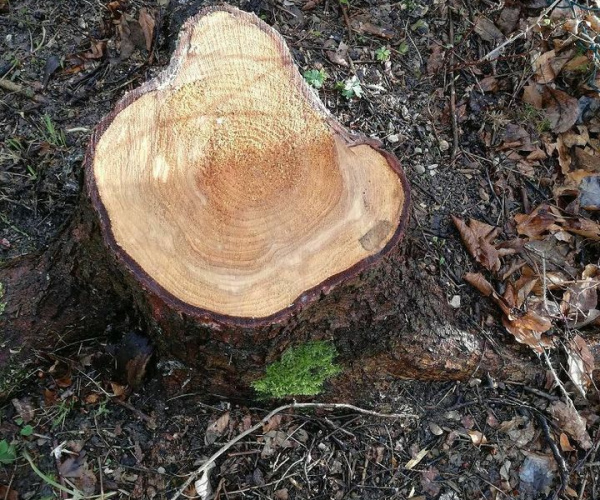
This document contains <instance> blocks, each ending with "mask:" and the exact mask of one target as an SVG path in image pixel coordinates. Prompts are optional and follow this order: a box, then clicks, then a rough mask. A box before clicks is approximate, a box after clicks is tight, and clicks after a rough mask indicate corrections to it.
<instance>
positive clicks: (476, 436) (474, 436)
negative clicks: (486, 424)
mask: <svg viewBox="0 0 600 500" xmlns="http://www.w3.org/2000/svg"><path fill="white" fill-rule="evenodd" d="M468 433H469V437H470V438H471V441H472V442H473V444H474V445H475V446H479V445H481V444H486V443H487V438H486V437H485V436H484V435H483V433H482V432H479V431H473V430H471V431H468Z"/></svg>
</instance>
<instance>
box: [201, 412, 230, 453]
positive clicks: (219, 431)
mask: <svg viewBox="0 0 600 500" xmlns="http://www.w3.org/2000/svg"><path fill="white" fill-rule="evenodd" d="M228 427H229V412H228V411H226V412H225V413H223V415H221V416H220V417H219V418H217V419H216V420H215V421H214V422H212V423H211V424H209V426H208V427H207V428H206V434H205V435H204V442H205V443H206V444H207V445H210V444H213V443H214V442H215V441H216V440H217V438H219V437H221V436H222V435H223V433H224V432H225V430H226V429H227V428H228Z"/></svg>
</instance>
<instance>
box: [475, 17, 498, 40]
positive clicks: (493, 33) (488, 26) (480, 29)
mask: <svg viewBox="0 0 600 500" xmlns="http://www.w3.org/2000/svg"><path fill="white" fill-rule="evenodd" d="M475 33H477V34H478V35H479V36H480V37H481V38H482V39H483V40H485V41H486V42H498V41H500V40H503V39H504V35H503V34H502V31H500V30H499V29H498V28H497V27H496V25H495V24H494V23H493V22H492V21H490V20H489V19H488V18H487V17H480V18H479V19H477V22H476V23H475Z"/></svg>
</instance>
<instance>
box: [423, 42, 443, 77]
mask: <svg viewBox="0 0 600 500" xmlns="http://www.w3.org/2000/svg"><path fill="white" fill-rule="evenodd" d="M444 54H445V52H444V48H443V47H442V46H441V45H439V44H437V43H434V44H432V45H431V54H430V55H429V58H428V59H427V74H428V75H430V76H432V75H435V74H436V73H438V72H439V71H440V70H441V69H442V68H443V67H444Z"/></svg>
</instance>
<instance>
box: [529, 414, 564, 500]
mask: <svg viewBox="0 0 600 500" xmlns="http://www.w3.org/2000/svg"><path fill="white" fill-rule="evenodd" d="M534 415H535V416H536V419H537V421H538V423H539V424H540V427H541V428H542V432H543V433H544V437H545V438H546V441H547V442H548V446H550V450H552V455H553V456H554V461H555V462H556V465H557V466H558V470H559V471H560V486H559V487H558V490H557V491H555V492H554V497H553V498H555V499H556V498H559V497H560V496H561V495H562V494H563V493H564V491H565V490H566V489H567V486H569V469H568V467H567V464H566V462H565V458H564V457H563V456H562V453H561V452H560V449H559V448H558V446H557V445H556V443H555V442H554V439H552V436H551V435H550V429H549V428H548V421H547V420H546V417H545V416H544V415H542V414H541V413H539V412H534Z"/></svg>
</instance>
